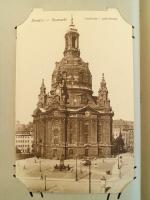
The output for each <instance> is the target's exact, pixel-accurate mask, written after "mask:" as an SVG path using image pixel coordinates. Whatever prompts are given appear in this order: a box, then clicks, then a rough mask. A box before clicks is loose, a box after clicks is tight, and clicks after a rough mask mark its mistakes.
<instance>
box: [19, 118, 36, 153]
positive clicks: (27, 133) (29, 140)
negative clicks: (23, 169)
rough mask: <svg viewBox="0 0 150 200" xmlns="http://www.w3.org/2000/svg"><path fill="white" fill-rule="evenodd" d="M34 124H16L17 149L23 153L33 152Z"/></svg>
mask: <svg viewBox="0 0 150 200" xmlns="http://www.w3.org/2000/svg"><path fill="white" fill-rule="evenodd" d="M32 132H33V131H32V124H28V125H25V124H20V123H19V122H17V124H16V137H15V144H16V151H17V152H18V153H21V154H31V153H32V148H33V147H32V145H33V133H32Z"/></svg>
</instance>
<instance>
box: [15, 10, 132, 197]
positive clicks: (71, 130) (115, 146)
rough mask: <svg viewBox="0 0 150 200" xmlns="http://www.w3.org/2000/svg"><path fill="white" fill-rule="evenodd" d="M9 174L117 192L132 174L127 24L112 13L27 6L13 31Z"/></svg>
mask: <svg viewBox="0 0 150 200" xmlns="http://www.w3.org/2000/svg"><path fill="white" fill-rule="evenodd" d="M14 140H15V152H16V164H15V166H16V177H17V178H18V179H19V180H20V181H21V182H22V183H23V184H24V185H25V186H26V187H27V189H28V190H29V191H32V192H44V191H45V192H50V193H77V194H78V193H85V194H90V193H118V192H120V191H122V190H123V189H124V188H125V187H126V186H127V185H128V184H129V183H130V182H131V181H132V180H133V177H134V90H133V39H132V25H130V24H128V23H127V22H126V21H125V20H124V19H123V18H122V16H121V15H120V13H119V11H118V10H116V9H107V10H104V11H44V10H43V9H33V11H32V12H31V13H30V15H29V16H28V18H27V19H26V20H25V21H24V22H23V23H22V24H20V25H19V26H17V29H16V132H15V137H14Z"/></svg>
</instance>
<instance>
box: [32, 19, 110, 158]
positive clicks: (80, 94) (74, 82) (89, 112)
mask: <svg viewBox="0 0 150 200" xmlns="http://www.w3.org/2000/svg"><path fill="white" fill-rule="evenodd" d="M63 54H64V56H63V58H62V60H61V61H60V62H56V66H55V69H54V71H53V74H52V82H51V91H50V92H46V87H45V84H44V79H43V80H42V85H41V87H40V94H39V96H38V97H39V100H38V103H37V108H36V109H35V110H34V112H33V126H34V143H33V149H34V154H35V155H38V156H40V157H42V158H50V159H60V157H61V156H62V155H63V156H64V158H65V159H69V158H75V157H76V156H77V157H78V158H84V157H110V156H111V147H112V145H111V143H112V121H113V120H112V117H113V115H114V113H113V111H112V108H111V106H110V100H109V99H108V90H107V86H106V82H105V78H104V74H103V75H102V80H101V83H100V89H99V91H98V95H97V96H93V91H92V75H91V72H90V69H89V64H88V63H86V62H84V61H83V60H82V58H81V57H80V49H79V33H78V30H77V29H76V28H75V26H74V23H73V19H71V24H70V26H69V31H68V32H67V33H66V34H65V49H64V52H63Z"/></svg>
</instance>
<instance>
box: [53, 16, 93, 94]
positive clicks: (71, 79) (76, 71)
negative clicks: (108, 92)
mask: <svg viewBox="0 0 150 200" xmlns="http://www.w3.org/2000/svg"><path fill="white" fill-rule="evenodd" d="M60 74H61V76H63V78H64V79H65V80H66V86H67V89H68V90H73V89H80V90H86V91H88V92H89V93H92V75H91V72H90V70H89V67H88V63H86V62H84V61H83V60H82V59H81V57H80V49H79V33H78V30H77V29H76V28H75V26H74V24H73V18H72V20H71V24H70V27H69V31H67V33H66V34H65V49H64V57H63V58H62V60H61V61H60V62H56V66H55V69H54V71H53V74H52V89H54V88H55V87H56V85H57V79H58V78H59V76H60Z"/></svg>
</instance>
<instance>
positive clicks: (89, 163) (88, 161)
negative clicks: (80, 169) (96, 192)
mask: <svg viewBox="0 0 150 200" xmlns="http://www.w3.org/2000/svg"><path fill="white" fill-rule="evenodd" d="M87 165H88V166H89V194H91V161H90V160H89V159H88V160H87Z"/></svg>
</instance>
